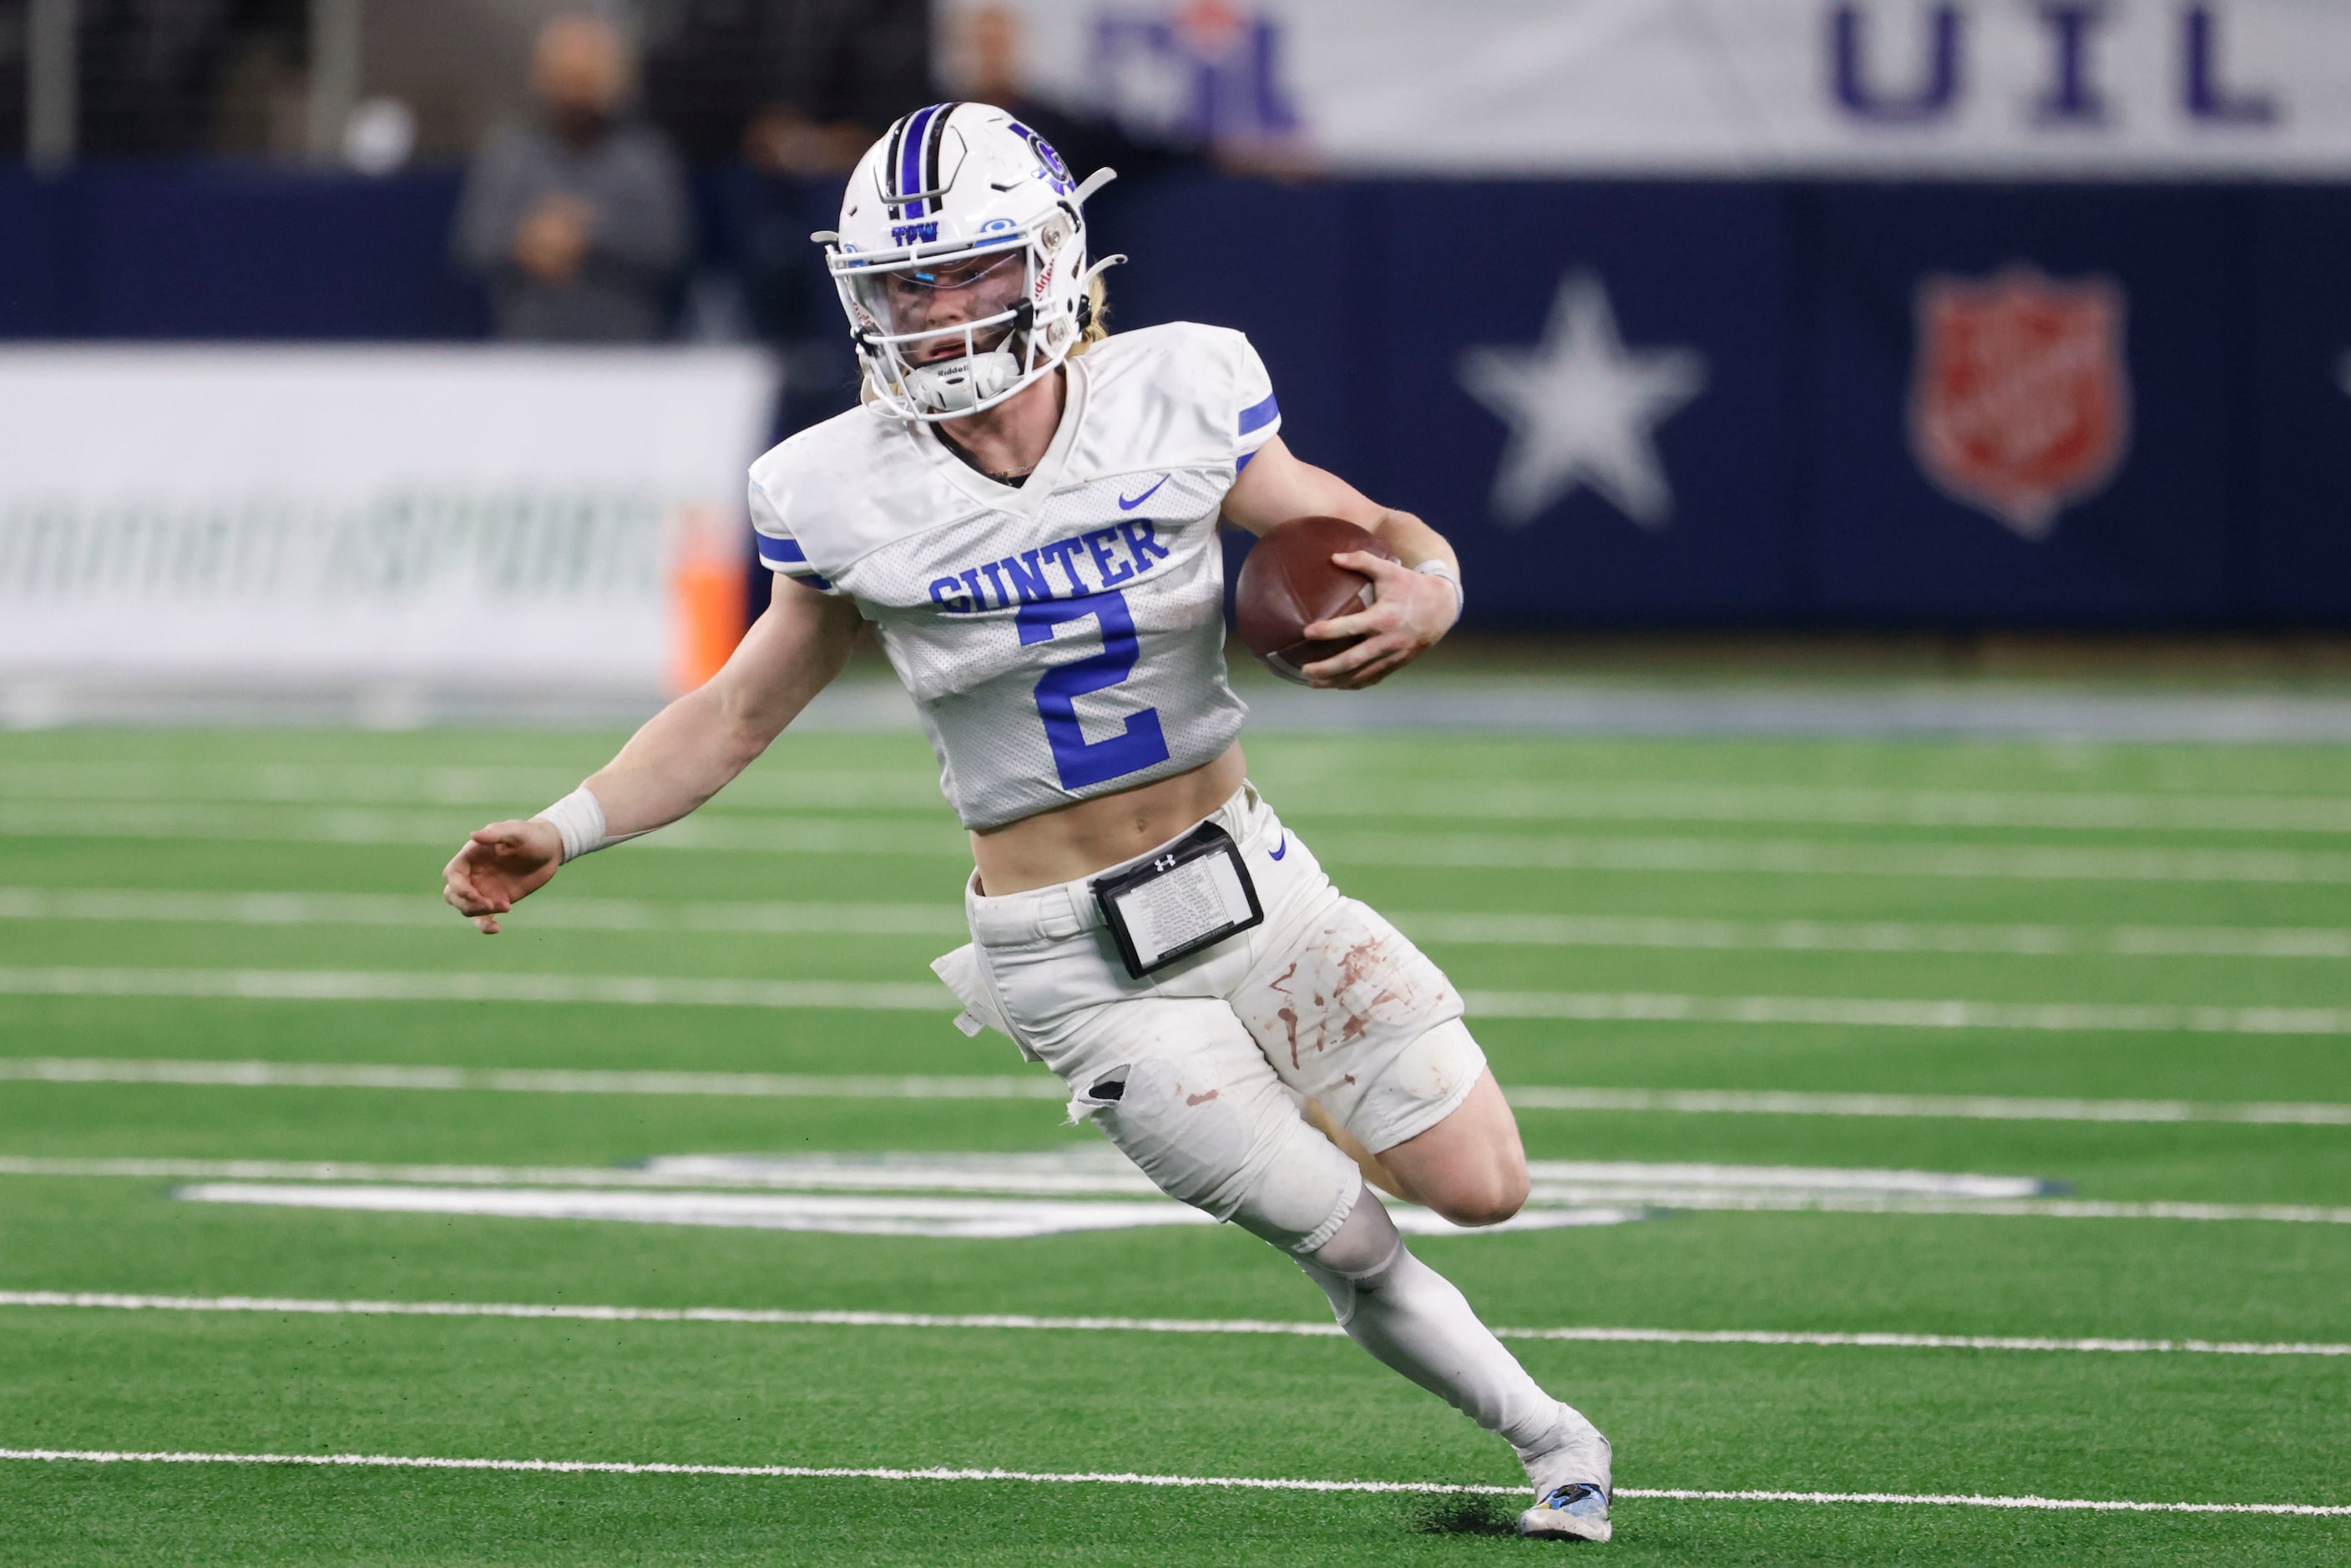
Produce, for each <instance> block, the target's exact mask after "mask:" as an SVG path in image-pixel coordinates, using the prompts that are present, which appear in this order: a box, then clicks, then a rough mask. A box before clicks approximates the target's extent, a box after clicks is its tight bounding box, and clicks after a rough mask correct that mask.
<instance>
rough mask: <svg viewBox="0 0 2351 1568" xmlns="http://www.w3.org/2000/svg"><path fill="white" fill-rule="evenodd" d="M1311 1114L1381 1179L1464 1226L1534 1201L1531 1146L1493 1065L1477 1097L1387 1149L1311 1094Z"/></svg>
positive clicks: (1367, 1172)
mask: <svg viewBox="0 0 2351 1568" xmlns="http://www.w3.org/2000/svg"><path fill="white" fill-rule="evenodd" d="M1306 1115H1307V1120H1309V1121H1311V1122H1312V1123H1313V1124H1314V1125H1315V1126H1316V1127H1318V1128H1320V1129H1321V1130H1322V1134H1323V1135H1324V1136H1325V1137H1327V1138H1329V1139H1330V1140H1331V1141H1332V1143H1334V1144H1336V1145H1339V1147H1340V1149H1341V1150H1342V1151H1343V1152H1344V1153H1345V1154H1346V1155H1347V1157H1348V1158H1350V1159H1352V1160H1353V1161H1354V1162H1355V1164H1356V1165H1357V1166H1359V1167H1360V1168H1361V1169H1362V1171H1363V1173H1364V1179H1365V1180H1367V1181H1369V1182H1370V1183H1371V1184H1372V1185H1373V1186H1375V1187H1377V1188H1379V1189H1380V1190H1381V1191H1382V1192H1385V1193H1389V1194H1392V1195H1394V1196H1395V1197H1401V1198H1403V1199H1405V1201H1406V1202H1408V1203H1416V1204H1419V1205H1421V1206H1422V1207H1425V1208H1433V1209H1435V1210H1436V1211H1437V1213H1439V1214H1441V1215H1443V1216H1445V1218H1447V1219H1449V1220H1451V1221H1452V1222H1453V1223H1454V1224H1456V1225H1468V1226H1477V1225H1499V1224H1500V1223H1501V1222H1502V1221H1503V1220H1505V1219H1508V1218H1510V1216H1512V1215H1514V1214H1516V1213H1517V1212H1518V1211H1519V1209H1520V1207H1522V1206H1523V1205H1524V1204H1525V1203H1526V1200H1527V1155H1526V1148H1525V1145H1522V1144H1521V1143H1520V1141H1519V1124H1518V1120H1517V1118H1516V1117H1514V1116H1513V1115H1512V1114H1511V1113H1510V1103H1509V1102H1508V1101H1506V1100H1504V1099H1503V1098H1502V1090H1501V1086H1500V1085H1499V1084H1498V1083H1496V1082H1494V1074H1493V1071H1492V1069H1490V1068H1484V1067H1481V1068H1479V1071H1478V1076H1477V1080H1476V1082H1475V1084H1474V1086H1473V1087H1472V1088H1471V1089H1470V1091H1469V1097H1468V1099H1466V1100H1464V1101H1463V1102H1462V1103H1461V1104H1460V1105H1459V1107H1458V1108H1457V1109H1456V1110H1454V1111H1453V1112H1452V1113H1450V1114H1449V1115H1447V1117H1446V1118H1445V1119H1444V1120H1443V1121H1441V1122H1439V1123H1437V1125H1435V1126H1434V1127H1431V1128H1429V1129H1428V1130H1427V1131H1426V1132H1424V1133H1419V1134H1415V1135H1413V1136H1412V1137H1409V1138H1406V1139H1405V1140H1404V1141H1402V1142H1401V1143H1398V1144H1395V1145H1393V1146H1391V1147H1390V1148H1388V1149H1387V1150H1386V1151H1385V1152H1384V1153H1382V1154H1374V1153H1373V1152H1372V1151H1371V1150H1370V1149H1368V1148H1366V1147H1364V1142H1363V1140H1362V1139H1361V1138H1358V1137H1356V1136H1355V1134H1353V1133H1351V1132H1349V1131H1348V1130H1347V1129H1346V1128H1345V1127H1343V1126H1342V1125H1340V1124H1339V1122H1338V1120H1337V1118H1335V1117H1333V1116H1332V1114H1331V1113H1330V1112H1329V1111H1328V1110H1326V1109H1325V1108H1324V1107H1323V1106H1322V1103H1320V1102H1318V1101H1312V1100H1310V1101H1308V1102H1307V1105H1306Z"/></svg>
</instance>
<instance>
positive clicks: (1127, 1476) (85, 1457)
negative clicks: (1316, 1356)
mask: <svg viewBox="0 0 2351 1568" xmlns="http://www.w3.org/2000/svg"><path fill="white" fill-rule="evenodd" d="M0 1459H18V1460H29V1461H34V1462H39V1463H47V1464H77V1463H78V1464H99V1465H126V1464H151V1465H285V1466H299V1467H313V1468H320V1469H397V1470H509V1471H511V1470H523V1471H535V1472H539V1473H543V1474H550V1475H621V1476H739V1477H743V1478H746V1479H789V1480H879V1481H1022V1482H1028V1483H1031V1484H1035V1485H1049V1486H1050V1485H1061V1486H1071V1485H1078V1486H1140V1487H1191V1488H1221V1489H1224V1490H1238V1491H1303V1492H1405V1493H1419V1494H1429V1493H1436V1494H1453V1495H1458V1494H1462V1493H1469V1494H1473V1495H1479V1496H1486V1497H1524V1496H1525V1495H1526V1490H1527V1489H1526V1488H1525V1487H1523V1486H1516V1487H1506V1486H1475V1485H1462V1484H1455V1483H1450V1482H1443V1481H1334V1480H1304V1479H1292V1478H1290V1477H1285V1476H1183V1475H1147V1474H1144V1473H1140V1472H1137V1471H1132V1470H1008V1469H985V1470H980V1469H945V1468H932V1469H891V1468H884V1467H881V1466H872V1467H851V1466H846V1465H842V1466H831V1465H702V1464H671V1463H665V1462H663V1461H659V1460H643V1461H637V1460H616V1459H491V1458H442V1457H438V1456H420V1455H410V1454H222V1453H197V1452H190V1451H186V1450H170V1449H157V1450H151V1451H146V1452H141V1451H138V1450H134V1449H123V1448H0ZM1615 1496H1616V1497H1618V1498H1620V1499H1641V1500H1656V1501H1672V1502H1802V1503H1857V1504H1877V1505H1881V1506H1892V1507H1914V1508H1995V1509H2013V1510H2025V1511H2038V1512H2062V1513H2076V1512H2078V1513H2239V1514H2272V1515H2289V1516H2298V1517H2304V1518H2340V1517H2344V1516H2351V1506H2344V1505H2334V1504H2325V1503H2294V1502H2140V1501H2127V1500H2114V1499H2105V1498H2048V1497H2035V1496H2022V1497H1987V1496H1980V1495H1972V1494H1961V1493H1949V1494H1944V1493H1933V1492H1817V1491H1814V1492H1798V1491H1752V1490H1748V1491H1716V1490H1697V1489H1693V1488H1685V1487H1671V1488H1649V1487H1619V1488H1617V1489H1616V1491H1615Z"/></svg>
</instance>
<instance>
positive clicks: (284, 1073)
mask: <svg viewBox="0 0 2351 1568" xmlns="http://www.w3.org/2000/svg"><path fill="white" fill-rule="evenodd" d="M12 1079H13V1080H16V1081H18V1082H37V1083H177V1084H189V1085H194V1086H199V1087H205V1088H221V1089H420V1090H444V1091H446V1090H470V1091H481V1092H499V1093H520V1094H708V1095H717V1096H733V1097H740V1098H748V1099H776V1100H1051V1101H1055V1102H1060V1101H1063V1100H1067V1099H1068V1098H1069V1095H1070V1092H1069V1090H1068V1089H1067V1088H1066V1087H1065V1086H1064V1085H1062V1084H1061V1082H1060V1081H1059V1080H1057V1079H1053V1078H1050V1077H1047V1076H1045V1075H1044V1074H1042V1073H1037V1074H1032V1075H1029V1076H1028V1077H1019V1078H1016V1077H1010V1076H1005V1077H992V1078H980V1077H969V1078H958V1077H903V1078H889V1077H882V1076H879V1075H864V1074H843V1075H840V1076H832V1075H828V1074H818V1073H795V1072H619V1071H593V1070H588V1069H568V1068H551V1069H546V1070H535V1069H530V1068H493V1067H379V1066H363V1065H358V1064H346V1063H340V1062H300V1061H173V1060H170V1059H164V1060H146V1061H132V1060H119V1059H114V1058H109V1057H0V1082H5V1081H7V1080H12ZM2168 1119H2171V1120H2178V1119H2179V1118H2168Z"/></svg>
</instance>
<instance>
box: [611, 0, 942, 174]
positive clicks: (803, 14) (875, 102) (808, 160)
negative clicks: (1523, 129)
mask: <svg viewBox="0 0 2351 1568" xmlns="http://www.w3.org/2000/svg"><path fill="white" fill-rule="evenodd" d="M645 16H646V38H647V45H646V51H645V53H646V59H645V101H646V106H647V111H648V112H649V113H650V114H651V115H652V116H653V119H654V120H657V121H658V122H659V123H661V124H662V125H663V126H664V127H665V128H666V129H667V130H668V131H670V133H671V134H672V135H674V137H676V138H677V140H678V142H679V144H680V145H681V146H682V147H684V150H685V152H686V156H688V157H689V158H692V159H694V160H695V162H708V163H717V162H731V161H733V160H735V159H737V158H740V159H743V160H745V161H746V162H749V163H750V164H751V165H752V166H753V167H754V168H757V169H760V170H763V171H766V172H769V173H780V174H805V175H810V176H814V175H831V174H840V173H846V172H848V170H849V169H850V168H851V166H852V165H853V164H854V163H855V162H857V159H858V156H859V154H861V153H862V152H864V151H865V149H866V148H867V147H868V146H870V145H872V141H873V139H874V138H875V137H877V136H879V135H880V134H881V133H882V131H883V129H884V128H886V127H887V126H888V125H889V123H890V122H891V121H892V120H895V119H897V118H898V117H899V116H900V115H902V114H904V113H906V112H907V111H908V110H914V109H919V108H920V107H922V106H923V105H924V104H925V103H928V102H930V101H931V99H933V98H934V97H935V94H934V92H933V90H932V87H931V7H930V4H929V0H648V3H647V5H646V6H645Z"/></svg>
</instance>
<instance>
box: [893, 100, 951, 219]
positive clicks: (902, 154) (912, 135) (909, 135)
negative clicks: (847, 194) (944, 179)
mask: <svg viewBox="0 0 2351 1568" xmlns="http://www.w3.org/2000/svg"><path fill="white" fill-rule="evenodd" d="M942 107H943V106H942V105H940V104H933V105H931V106H930V107H929V108H928V109H918V110H915V111H914V114H913V115H912V116H911V117H910V118H909V119H908V120H907V121H906V134H905V136H904V138H903V139H902V141H900V143H899V148H898V194H899V196H900V198H901V199H904V197H905V196H906V195H907V194H909V193H912V192H914V191H919V190H921V189H922V188H923V140H924V137H925V134H927V133H928V131H930V128H931V120H932V119H933V117H934V116H935V115H936V114H937V113H938V112H939V110H940V109H941V108H942ZM905 215H906V216H907V217H910V218H919V217H921V216H922V215H923V204H922V203H920V202H907V203H906V211H905Z"/></svg>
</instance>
